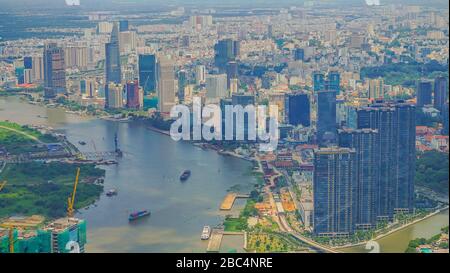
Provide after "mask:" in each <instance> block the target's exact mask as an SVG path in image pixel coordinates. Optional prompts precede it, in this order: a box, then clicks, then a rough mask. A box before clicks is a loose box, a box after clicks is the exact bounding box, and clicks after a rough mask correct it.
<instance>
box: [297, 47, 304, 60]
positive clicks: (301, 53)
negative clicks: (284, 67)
mask: <svg viewBox="0 0 450 273" xmlns="http://www.w3.org/2000/svg"><path fill="white" fill-rule="evenodd" d="M294 60H295V61H304V60H305V49H303V48H296V49H294Z"/></svg>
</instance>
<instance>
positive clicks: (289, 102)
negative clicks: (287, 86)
mask: <svg viewBox="0 0 450 273" xmlns="http://www.w3.org/2000/svg"><path fill="white" fill-rule="evenodd" d="M284 105H285V106H284V109H285V112H286V113H285V117H286V122H287V123H288V124H291V125H302V126H304V127H309V126H310V103H309V96H308V94H304V93H300V92H299V93H292V94H287V95H286V96H285V103H284Z"/></svg>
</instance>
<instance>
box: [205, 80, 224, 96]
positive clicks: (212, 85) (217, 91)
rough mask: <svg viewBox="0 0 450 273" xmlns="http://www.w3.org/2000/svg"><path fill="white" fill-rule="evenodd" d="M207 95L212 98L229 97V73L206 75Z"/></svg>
mask: <svg viewBox="0 0 450 273" xmlns="http://www.w3.org/2000/svg"><path fill="white" fill-rule="evenodd" d="M206 90H207V93H206V97H207V98H210V99H218V98H225V97H228V91H227V75H226V74H214V75H207V76H206Z"/></svg>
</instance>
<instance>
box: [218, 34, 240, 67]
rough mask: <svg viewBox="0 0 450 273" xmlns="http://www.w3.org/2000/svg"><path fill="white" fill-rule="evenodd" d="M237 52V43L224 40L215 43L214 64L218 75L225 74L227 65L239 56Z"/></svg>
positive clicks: (238, 49) (238, 47)
mask: <svg viewBox="0 0 450 273" xmlns="http://www.w3.org/2000/svg"><path fill="white" fill-rule="evenodd" d="M239 51H240V45H239V41H233V40H232V39H224V40H220V41H218V42H217V44H216V45H215V46H214V52H215V55H214V64H215V66H216V67H217V68H218V69H219V72H220V73H225V72H226V66H227V63H228V62H230V61H235V60H236V58H237V57H238V56H239Z"/></svg>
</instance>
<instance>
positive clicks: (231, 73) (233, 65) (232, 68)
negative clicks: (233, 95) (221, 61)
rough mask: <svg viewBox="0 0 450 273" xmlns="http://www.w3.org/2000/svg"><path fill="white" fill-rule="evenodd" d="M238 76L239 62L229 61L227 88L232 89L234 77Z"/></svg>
mask: <svg viewBox="0 0 450 273" xmlns="http://www.w3.org/2000/svg"><path fill="white" fill-rule="evenodd" d="M237 78H238V64H237V62H235V61H231V62H228V63H227V88H228V89H230V82H231V80H232V79H237Z"/></svg>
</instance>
